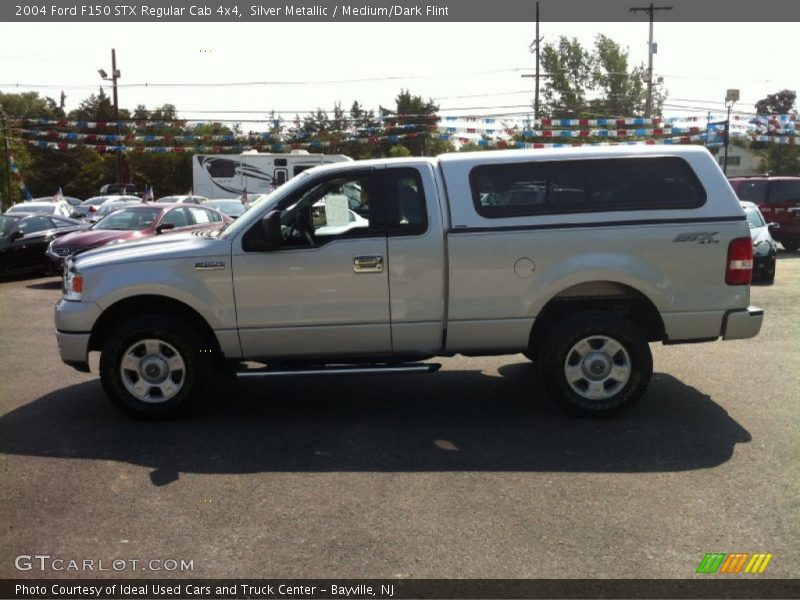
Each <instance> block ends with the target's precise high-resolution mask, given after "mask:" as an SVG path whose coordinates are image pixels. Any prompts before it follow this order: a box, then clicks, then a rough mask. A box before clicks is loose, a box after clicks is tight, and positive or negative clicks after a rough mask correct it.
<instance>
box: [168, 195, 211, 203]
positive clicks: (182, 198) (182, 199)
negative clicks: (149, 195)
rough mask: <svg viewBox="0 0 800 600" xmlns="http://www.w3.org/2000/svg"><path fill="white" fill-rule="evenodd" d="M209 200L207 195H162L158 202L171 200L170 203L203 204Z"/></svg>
mask: <svg viewBox="0 0 800 600" xmlns="http://www.w3.org/2000/svg"><path fill="white" fill-rule="evenodd" d="M206 200H208V198H206V197H205V196H191V195H179V196H162V197H161V198H159V199H158V200H156V202H170V203H176V204H180V203H186V204H202V203H203V202H205V201H206Z"/></svg>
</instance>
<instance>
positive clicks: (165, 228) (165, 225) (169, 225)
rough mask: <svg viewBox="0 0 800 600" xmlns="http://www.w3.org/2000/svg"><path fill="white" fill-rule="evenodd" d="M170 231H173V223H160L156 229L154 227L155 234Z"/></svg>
mask: <svg viewBox="0 0 800 600" xmlns="http://www.w3.org/2000/svg"><path fill="white" fill-rule="evenodd" d="M170 229H175V223H162V224H161V225H159V226H158V227H156V233H161V232H162V231H169V230H170Z"/></svg>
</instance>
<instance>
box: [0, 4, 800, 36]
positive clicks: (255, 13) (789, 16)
mask: <svg viewBox="0 0 800 600" xmlns="http://www.w3.org/2000/svg"><path fill="white" fill-rule="evenodd" d="M539 5H540V16H541V20H542V21H550V22H570V21H572V22H581V21H582V22H644V21H647V20H648V18H649V17H648V11H646V10H645V11H642V10H638V11H635V10H631V8H636V7H640V8H641V7H649V3H646V2H641V1H640V2H637V1H636V0H539ZM662 5H663V6H665V7H667V6H668V7H669V8H670V10H659V11H657V13H656V15H655V17H656V20H658V21H660V22H661V21H676V22H680V21H683V22H687V21H689V22H703V21H704V22H730V21H738V22H786V21H800V2H798V1H797V0H759V1H758V2H750V1H747V2H745V1H734V0H671V1H669V2H659V3H658V6H659V7H661V6H662ZM535 6H536V2H535V1H534V0H491V1H489V0H352V1H350V2H346V1H345V2H341V1H339V2H336V1H333V2H332V1H331V0H285V1H279V0H261V1H260V2H259V1H253V0H242V1H240V0H208V1H202V0H198V1H195V0H148V1H146V2H139V1H138V0H3V1H2V2H0V21H16V22H147V23H152V22H195V23H202V22H234V23H247V22H264V23H267V22H335V21H342V22H377V21H384V22H392V21H397V22H532V21H533V20H534V19H535V10H536V9H535ZM768 34H769V32H764V31H759V30H757V29H754V30H753V35H754V36H759V38H763V36H764V35H768ZM709 35H710V36H711V37H712V38H713V37H714V33H713V32H711V33H710V34H709ZM718 39H720V40H722V39H724V36H721V37H719V38H718Z"/></svg>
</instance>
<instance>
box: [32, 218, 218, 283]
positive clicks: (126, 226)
mask: <svg viewBox="0 0 800 600" xmlns="http://www.w3.org/2000/svg"><path fill="white" fill-rule="evenodd" d="M231 221H232V219H231V218H229V217H227V216H225V215H223V214H222V213H220V212H218V211H216V210H213V209H210V208H205V207H200V206H186V207H183V206H181V205H179V204H144V203H141V202H140V203H138V204H129V205H127V206H125V207H124V208H122V209H120V210H116V211H115V212H112V213H111V214H109V215H108V216H106V217H105V218H103V219H101V220H100V221H98V222H97V223H95V224H94V225H93V226H92V227H91V228H90V229H88V230H86V231H82V232H79V233H76V234H74V235H67V236H64V237H63V238H60V239H58V240H56V241H54V242H53V243H52V244H51V245H50V247H49V248H48V249H47V257H48V259H49V260H50V264H51V268H52V269H54V270H61V269H62V268H63V264H64V259H65V258H66V257H68V256H70V255H72V254H76V253H78V252H83V251H85V250H89V249H91V248H96V247H97V246H102V245H104V244H109V243H115V244H116V243H120V242H126V241H130V240H139V239H143V238H147V237H150V236H153V235H158V234H161V233H166V232H181V231H184V232H185V231H193V230H196V229H210V230H213V229H218V228H220V227H222V226H223V225H225V224H226V223H229V222H231Z"/></svg>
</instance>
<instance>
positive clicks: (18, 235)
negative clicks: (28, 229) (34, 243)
mask: <svg viewBox="0 0 800 600" xmlns="http://www.w3.org/2000/svg"><path fill="white" fill-rule="evenodd" d="M24 237H25V234H24V233H22V232H21V231H20V230H19V229H17V230H16V231H12V232H11V235H10V236H8V239H10V240H11V241H12V242H16V241H17V240H19V239H22V238H24Z"/></svg>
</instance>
